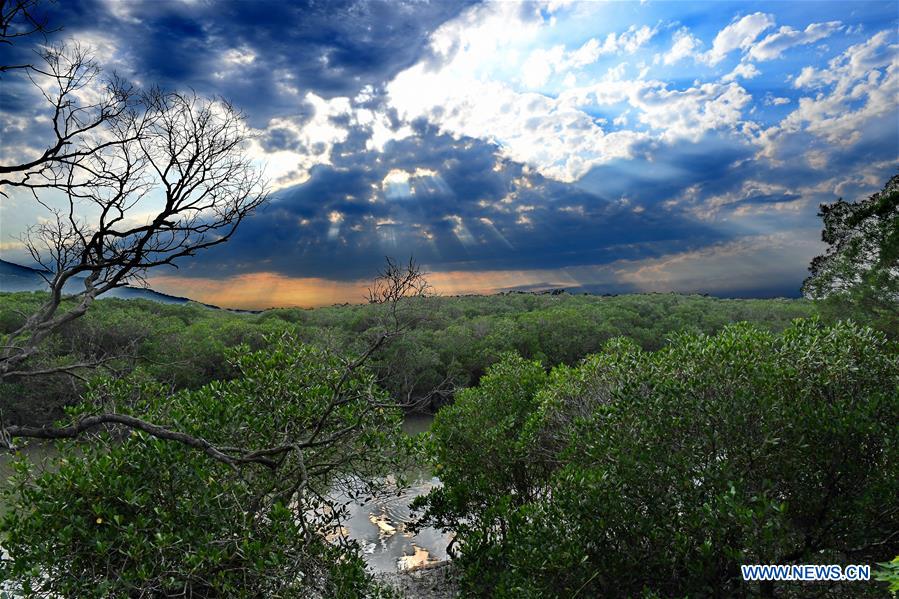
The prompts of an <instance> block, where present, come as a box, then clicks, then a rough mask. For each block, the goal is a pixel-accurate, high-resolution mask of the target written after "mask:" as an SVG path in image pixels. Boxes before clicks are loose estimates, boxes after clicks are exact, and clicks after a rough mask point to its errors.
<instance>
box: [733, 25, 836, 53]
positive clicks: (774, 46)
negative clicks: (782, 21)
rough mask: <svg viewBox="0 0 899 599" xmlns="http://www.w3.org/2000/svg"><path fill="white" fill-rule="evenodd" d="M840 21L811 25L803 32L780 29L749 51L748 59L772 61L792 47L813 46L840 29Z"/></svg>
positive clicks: (789, 28) (788, 28) (786, 28)
mask: <svg viewBox="0 0 899 599" xmlns="http://www.w3.org/2000/svg"><path fill="white" fill-rule="evenodd" d="M842 25H843V24H842V23H841V22H840V21H829V22H827V23H812V24H811V25H809V26H808V27H806V28H805V30H802V31H800V30H798V29H793V28H792V27H787V26H785V27H781V28H780V29H779V30H778V31H777V33H772V34H770V35H768V36H767V37H765V38H764V39H762V40H761V41H760V42H758V43H757V44H753V45H752V47H751V48H750V49H749V58H752V59H753V60H774V59H775V58H780V57H781V55H782V54H783V52H784V51H785V50H787V49H789V48H792V47H794V46H800V45H805V44H813V43H815V42H817V41H819V40H822V39H824V38H826V37H829V36H831V35H832V34H833V33H835V32H836V31H839V29H840V28H841V27H842Z"/></svg>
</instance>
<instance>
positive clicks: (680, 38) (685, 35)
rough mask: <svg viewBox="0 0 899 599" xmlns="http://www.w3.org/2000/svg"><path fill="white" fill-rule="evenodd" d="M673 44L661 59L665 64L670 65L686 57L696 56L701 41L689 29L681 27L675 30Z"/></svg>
mask: <svg viewBox="0 0 899 599" xmlns="http://www.w3.org/2000/svg"><path fill="white" fill-rule="evenodd" d="M673 41H674V44H673V45H672V46H671V49H670V50H669V51H668V53H667V54H665V56H664V58H663V59H662V60H663V62H664V63H665V64H666V65H671V64H674V63H676V62H679V61H681V60H683V59H684V58H688V57H694V58H695V57H696V56H697V52H698V50H699V48H700V47H702V42H701V41H700V40H699V38H698V37H696V36H694V35H693V34H692V33H690V30H689V29H687V28H686V27H683V28H681V29H679V30H678V31H676V32H675V34H674V38H673Z"/></svg>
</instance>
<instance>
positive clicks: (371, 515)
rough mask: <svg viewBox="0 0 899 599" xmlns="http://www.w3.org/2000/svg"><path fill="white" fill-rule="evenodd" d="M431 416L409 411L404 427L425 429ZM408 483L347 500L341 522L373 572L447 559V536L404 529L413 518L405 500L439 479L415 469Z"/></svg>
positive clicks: (414, 430) (410, 430)
mask: <svg viewBox="0 0 899 599" xmlns="http://www.w3.org/2000/svg"><path fill="white" fill-rule="evenodd" d="M432 419H433V418H432V417H431V416H424V415H412V416H409V417H408V418H407V419H406V422H405V424H404V427H403V428H404V430H405V431H406V432H407V433H409V434H417V433H420V432H422V431H425V430H427V428H428V427H429V426H430V424H431V420H432ZM405 477H406V478H407V480H409V482H410V486H409V487H408V488H406V489H404V491H403V492H402V493H401V494H399V495H396V494H394V495H392V496H390V497H382V498H377V499H374V500H372V501H368V502H365V503H362V504H357V503H351V504H350V505H349V506H348V510H349V514H348V517H347V519H346V520H345V521H344V522H343V526H344V528H345V529H346V531H347V537H348V538H350V539H353V540H355V541H357V542H358V543H359V546H360V547H361V548H362V553H363V556H364V558H365V561H366V563H368V565H369V567H370V568H371V569H372V570H374V571H376V572H393V571H396V570H404V569H408V568H414V567H418V566H422V565H425V564H428V563H433V562H436V561H442V560H445V559H447V554H446V547H447V545H448V544H449V542H450V540H451V538H452V537H451V536H450V535H448V534H444V533H442V532H440V531H439V530H437V529H434V528H424V529H422V530H420V531H419V532H418V533H417V534H413V533H412V532H411V531H409V530H407V527H408V525H409V524H410V523H411V521H412V519H413V513H412V511H411V510H410V509H409V503H410V502H411V501H412V500H413V499H415V498H416V497H418V496H419V495H424V494H426V493H427V492H428V491H430V490H431V489H433V488H434V487H435V486H437V485H439V484H440V479H438V478H437V477H435V476H430V474H429V473H427V472H425V471H423V470H419V471H416V472H407V473H405Z"/></svg>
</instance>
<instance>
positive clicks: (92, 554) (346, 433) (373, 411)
mask: <svg viewBox="0 0 899 599" xmlns="http://www.w3.org/2000/svg"><path fill="white" fill-rule="evenodd" d="M232 362H233V366H234V368H235V369H236V370H237V371H238V372H239V376H238V377H237V378H235V379H233V380H231V381H226V382H215V383H211V384H209V385H206V386H205V387H203V388H201V389H198V390H194V391H181V392H176V393H174V394H171V393H167V392H166V390H165V388H164V387H163V386H162V385H159V384H158V383H155V382H152V381H149V382H148V381H147V380H146V378H142V377H141V373H140V372H139V371H138V372H136V373H135V374H134V375H133V376H132V377H131V378H130V379H129V380H127V381H114V380H106V381H103V382H101V383H100V384H97V385H96V386H95V387H94V389H93V391H92V397H91V398H90V401H89V402H87V403H85V404H84V405H82V406H80V407H78V408H76V409H74V410H72V416H73V417H76V418H77V417H78V416H80V415H82V414H84V413H86V412H88V411H89V410H91V409H92V408H94V407H95V406H98V405H102V406H104V407H106V408H107V409H110V410H113V409H114V410H115V411H118V412H122V413H128V414H133V415H139V416H141V417H144V418H146V419H148V420H152V421H153V422H155V423H159V424H162V425H164V426H169V427H170V428H172V429H175V430H178V431H180V432H185V433H187V434H190V435H193V436H195V437H197V438H202V439H205V440H206V441H209V442H210V443H213V444H215V445H216V446H218V447H225V446H237V447H242V448H244V449H245V450H246V451H255V450H261V449H263V448H268V447H273V446H278V445H281V444H284V443H285V442H287V441H291V442H300V440H308V439H309V438H310V433H311V432H312V431H314V430H317V431H318V436H317V437H316V439H317V440H318V441H317V442H316V443H315V444H312V445H308V446H307V447H306V448H305V449H304V450H303V451H302V452H298V451H294V452H290V453H287V454H283V459H280V461H278V463H277V464H276V465H274V466H273V467H266V466H263V465H259V464H249V465H244V466H238V467H232V466H230V465H227V464H224V463H222V462H219V461H215V460H212V459H210V458H209V457H208V456H207V455H205V454H204V453H202V452H200V451H197V450H195V449H191V448H188V447H186V446H185V445H182V444H180V443H176V442H174V441H164V440H160V439H158V438H156V437H151V436H149V435H147V434H145V433H143V432H132V433H131V434H127V435H124V436H123V435H122V434H116V432H117V431H113V430H110V431H106V432H101V433H98V434H95V435H93V436H92V437H91V438H89V439H88V440H87V442H86V443H80V444H75V443H72V442H67V443H62V442H61V443H60V444H59V456H58V457H56V458H53V459H52V460H50V462H49V463H48V464H46V467H45V468H43V469H40V468H37V467H35V466H32V465H29V463H28V462H27V461H25V460H20V461H19V462H18V464H17V466H16V468H17V474H16V475H15V476H14V477H13V479H12V480H11V481H10V484H8V485H7V486H6V487H5V489H4V492H3V502H4V504H5V505H6V506H7V512H6V514H5V515H4V516H3V518H2V520H0V539H2V541H0V543H2V545H3V546H4V548H5V549H6V550H7V551H8V552H9V556H10V560H8V561H4V562H2V565H0V576H2V577H5V578H6V579H8V580H13V581H16V582H17V584H19V585H20V586H21V587H22V589H23V590H25V591H26V593H27V594H29V595H31V594H34V595H40V596H63V597H110V596H115V597H138V596H140V597H144V596H170V595H184V596H188V597H259V596H264V597H314V596H322V597H346V598H355V597H360V596H364V595H366V594H370V593H374V592H375V591H374V590H373V587H372V584H371V579H370V576H369V575H368V574H367V573H366V572H365V570H364V565H363V562H362V560H361V558H360V557H359V554H358V552H357V550H356V548H355V546H354V545H352V544H347V543H341V544H336V543H332V542H329V541H328V540H327V539H328V538H329V537H330V536H333V535H334V533H335V532H336V531H337V528H338V526H339V519H340V518H341V517H342V515H343V511H342V509H341V506H340V505H338V504H335V503H334V502H333V501H331V500H330V499H329V492H330V491H331V490H332V489H334V488H335V487H337V488H339V489H341V490H345V491H349V492H357V493H375V492H378V491H379V490H380V489H381V486H380V485H381V481H382V480H383V478H381V477H382V476H383V475H384V474H386V473H387V472H388V471H391V470H392V469H393V468H395V467H396V466H397V463H398V462H399V461H400V460H401V459H402V457H403V453H402V452H403V449H404V447H403V443H404V439H405V438H404V436H403V435H402V432H401V428H400V425H401V421H402V414H401V413H400V412H399V411H397V410H395V409H392V408H389V407H386V404H388V402H387V401H386V396H385V394H384V393H383V392H382V391H380V390H379V389H378V388H377V387H376V386H375V384H374V380H373V378H372V376H371V375H369V374H366V373H364V372H362V371H359V370H354V371H352V372H351V373H349V375H347V376H344V373H345V372H347V371H346V370H345V368H344V362H343V361H342V360H341V359H340V358H339V357H338V356H335V355H332V354H329V353H327V352H325V351H323V350H320V349H316V348H313V347H310V346H304V345H300V344H298V343H296V341H295V340H294V339H292V338H290V337H284V338H281V339H278V340H277V341H275V342H274V343H273V344H272V345H271V347H269V348H268V349H266V350H263V351H257V352H249V351H248V350H247V349H246V348H241V349H239V350H237V351H234V352H232ZM335 389H338V390H339V391H340V400H339V401H338V402H333V401H332V400H333V398H334V397H335V395H334V392H335ZM319 423H321V425H320V424H319ZM319 441H320V442H319ZM276 455H277V454H276Z"/></svg>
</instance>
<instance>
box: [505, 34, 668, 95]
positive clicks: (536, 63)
mask: <svg viewBox="0 0 899 599" xmlns="http://www.w3.org/2000/svg"><path fill="white" fill-rule="evenodd" d="M657 32H658V28H657V27H649V26H647V25H643V26H642V27H637V26H636V25H631V26H630V27H629V28H628V29H627V31H625V32H623V33H620V34H616V33H609V34H608V35H607V36H606V38H605V40H604V41H602V42H600V40H599V38H590V39H589V40H587V41H586V42H584V44H583V45H582V46H580V47H579V48H577V49H576V50H570V51H566V50H565V47H564V46H562V45H556V46H553V47H552V48H549V49H543V48H537V49H536V50H534V51H532V52H531V53H530V55H529V56H528V58H527V60H525V62H524V64H523V65H522V67H521V70H522V78H521V79H522V82H523V83H524V84H525V85H526V86H527V87H529V88H538V87H541V86H543V85H544V84H545V83H546V82H547V80H548V79H549V78H550V77H551V76H552V75H554V74H555V75H564V74H566V73H568V72H569V71H571V70H573V69H580V68H582V67H585V66H587V65H590V64H593V63H595V62H596V61H597V60H598V59H599V57H600V56H605V55H615V54H633V53H634V52H636V51H637V50H638V49H640V48H641V47H643V46H644V45H645V44H646V43H647V42H649V40H651V39H652V38H653V36H655V34H656V33H657Z"/></svg>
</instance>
